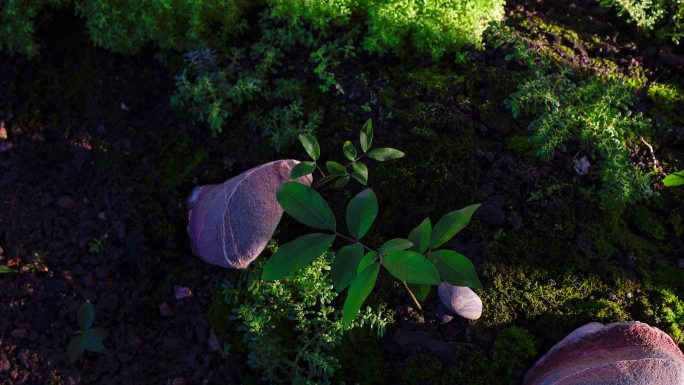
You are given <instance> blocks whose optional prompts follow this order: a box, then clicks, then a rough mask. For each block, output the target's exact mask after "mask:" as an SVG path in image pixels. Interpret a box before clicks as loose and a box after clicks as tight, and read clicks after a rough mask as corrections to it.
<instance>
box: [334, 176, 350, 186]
mask: <svg viewBox="0 0 684 385" xmlns="http://www.w3.org/2000/svg"><path fill="white" fill-rule="evenodd" d="M349 179H350V178H349V175H345V176H343V177H340V178H337V180H336V181H335V183H333V187H335V188H337V189H340V188H342V187H344V186H346V185H347V183H349Z"/></svg>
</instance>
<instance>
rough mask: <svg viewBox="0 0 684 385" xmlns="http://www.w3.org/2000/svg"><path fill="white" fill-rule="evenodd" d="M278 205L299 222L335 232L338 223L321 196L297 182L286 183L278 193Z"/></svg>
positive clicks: (279, 188)
mask: <svg viewBox="0 0 684 385" xmlns="http://www.w3.org/2000/svg"><path fill="white" fill-rule="evenodd" d="M276 197H277V198H278V203H280V206H282V208H283V210H285V212H286V213H288V214H290V216H292V218H294V219H296V220H297V222H299V223H303V224H305V225H307V226H311V227H313V228H316V229H322V230H330V231H335V230H336V229H337V222H336V221H335V215H334V214H333V212H332V210H330V206H328V204H327V203H326V202H325V200H324V199H323V197H322V196H321V194H319V193H318V192H316V191H315V190H314V189H312V188H311V187H309V186H305V185H303V184H301V183H297V182H285V183H283V184H281V185H280V187H278V190H277V191H276Z"/></svg>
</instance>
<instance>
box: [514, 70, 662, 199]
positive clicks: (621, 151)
mask: <svg viewBox="0 0 684 385" xmlns="http://www.w3.org/2000/svg"><path fill="white" fill-rule="evenodd" d="M632 99H633V94H632V91H631V89H630V88H629V87H628V86H626V85H625V84H624V83H623V82H621V81H620V80H602V79H598V78H594V77H592V78H589V79H587V80H583V81H578V82H575V81H573V80H572V79H571V78H570V77H569V76H567V75H566V73H564V72H563V73H560V74H547V75H544V76H540V77H536V78H531V79H528V80H527V81H525V82H523V83H522V84H520V85H519V86H518V90H517V91H516V92H515V93H513V94H511V95H510V99H508V100H507V102H506V103H507V106H508V108H510V110H511V112H512V113H513V116H514V117H518V116H520V115H523V114H527V115H532V116H533V121H532V122H531V123H530V124H529V126H528V127H529V129H530V130H533V131H534V135H533V136H532V137H531V138H530V140H531V141H532V142H533V143H534V144H535V146H536V147H537V154H538V155H539V156H540V157H541V158H542V159H550V158H552V157H553V155H554V152H555V151H556V150H558V149H560V150H564V149H565V144H566V143H567V142H568V141H569V140H571V139H579V140H580V141H581V142H582V143H583V144H584V145H587V146H590V148H591V149H592V151H593V153H594V155H596V156H597V157H598V158H599V159H601V181H602V183H603V189H602V192H601V195H602V198H603V203H605V204H607V206H608V207H620V206H622V205H624V204H625V203H628V202H633V201H635V200H637V199H639V198H643V197H647V196H649V195H651V194H652V191H651V189H650V186H649V179H648V176H646V175H644V174H643V173H642V172H641V171H640V170H638V169H636V168H635V167H634V166H633V165H632V164H631V163H630V153H629V151H628V150H627V143H628V141H630V140H635V139H637V138H639V136H641V135H645V134H647V133H648V132H649V130H650V121H649V120H648V119H647V118H644V117H643V116H642V114H641V113H633V112H632V110H631V109H630V107H631V105H632Z"/></svg>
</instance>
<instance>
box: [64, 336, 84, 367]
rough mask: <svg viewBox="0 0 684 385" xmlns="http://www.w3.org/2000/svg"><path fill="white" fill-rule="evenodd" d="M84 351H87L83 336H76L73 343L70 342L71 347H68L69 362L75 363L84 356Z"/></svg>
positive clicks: (72, 340)
mask: <svg viewBox="0 0 684 385" xmlns="http://www.w3.org/2000/svg"><path fill="white" fill-rule="evenodd" d="M83 351H85V343H84V341H83V336H82V335H78V336H74V337H73V338H72V339H71V341H69V345H67V357H69V361H71V362H75V361H76V359H77V358H78V357H79V356H80V355H81V354H83Z"/></svg>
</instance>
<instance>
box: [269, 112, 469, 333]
mask: <svg viewBox="0 0 684 385" xmlns="http://www.w3.org/2000/svg"><path fill="white" fill-rule="evenodd" d="M301 139H302V144H303V145H304V148H305V149H306V152H307V153H308V154H309V156H310V157H311V159H313V161H306V162H301V163H299V164H298V165H297V166H296V167H295V168H294V169H293V170H292V174H291V177H292V178H298V177H300V176H303V175H308V174H311V173H313V172H314V171H315V170H316V169H318V171H319V172H320V173H321V175H322V178H321V179H320V180H318V181H316V182H315V183H314V184H313V186H312V187H308V186H305V185H303V184H300V183H297V182H286V183H283V184H282V185H281V186H280V187H279V188H278V190H277V192H276V196H277V199H278V202H279V203H280V205H281V206H282V207H283V209H284V210H285V212H286V213H288V214H289V215H290V216H291V217H293V218H294V219H295V220H297V221H298V222H300V223H302V224H305V225H307V226H310V227H313V228H316V229H319V230H324V231H326V232H325V233H313V234H308V235H303V236H300V237H298V238H297V239H295V240H294V241H292V242H289V243H286V244H284V245H282V246H281V247H279V248H278V250H276V252H275V253H274V254H273V256H272V257H271V258H270V259H269V260H268V262H267V263H266V265H265V266H264V270H263V272H262V276H261V277H262V279H263V280H266V281H273V280H279V279H283V278H285V277H287V276H289V275H291V274H293V273H295V272H296V271H298V270H299V269H302V268H304V267H306V266H307V265H309V264H310V263H311V262H312V261H314V260H316V258H318V257H319V256H320V255H321V254H323V253H325V252H326V251H328V250H329V249H330V247H331V246H332V244H333V241H334V240H335V239H336V238H340V239H342V240H344V241H347V242H349V245H347V246H344V247H342V248H340V249H339V250H338V251H337V252H336V253H335V254H336V257H335V260H334V261H333V263H332V270H331V276H332V282H333V286H334V288H335V290H337V292H338V293H341V292H342V291H344V290H345V289H347V288H348V293H347V298H346V300H345V303H344V307H343V311H342V312H343V324H344V326H345V327H348V326H349V325H351V323H352V321H353V320H354V318H355V317H356V315H357V314H358V312H359V309H361V306H362V305H363V302H364V301H365V300H366V298H367V297H368V295H369V294H370V293H371V291H372V290H373V287H374V286H375V282H376V280H377V278H378V274H379V272H380V268H381V267H382V268H384V269H385V270H387V272H389V274H390V275H392V276H393V277H395V278H397V279H399V280H400V281H401V282H402V284H403V285H404V287H405V288H406V290H407V291H408V292H409V294H410V296H411V298H412V299H413V300H414V302H415V303H416V306H417V307H418V308H420V303H419V299H420V300H424V299H425V297H426V296H427V294H428V292H429V289H430V286H431V285H439V284H440V283H442V281H446V282H449V283H451V284H453V285H457V286H468V287H475V288H477V287H481V286H482V284H481V283H480V281H479V279H478V277H477V274H476V273H475V268H474V266H473V264H472V263H471V262H470V261H469V260H468V259H467V258H466V257H465V256H464V255H462V254H460V253H457V252H456V251H452V250H448V249H440V247H441V246H442V245H444V243H446V242H447V241H449V240H450V239H451V238H452V237H454V236H455V235H456V234H457V233H458V232H459V231H461V230H462V229H463V228H465V227H466V225H467V224H468V222H469V221H470V218H471V217H472V215H473V213H474V212H475V210H477V208H478V207H479V206H480V205H479V204H475V205H471V206H468V207H465V208H463V209H461V210H457V211H452V212H450V213H448V214H446V215H444V217H442V219H440V220H439V221H438V222H437V223H436V224H435V226H434V228H433V227H432V223H431V222H430V219H429V218H426V219H425V220H424V221H423V222H422V223H421V224H420V225H419V226H417V227H416V228H415V229H413V230H412V231H411V232H410V234H409V235H408V237H407V238H406V239H403V238H394V239H390V240H388V241H386V242H384V243H382V244H381V245H379V247H377V248H371V247H369V246H367V245H365V244H363V243H361V239H362V238H363V237H364V236H365V235H366V233H367V232H368V230H369V229H370V227H371V225H372V224H373V222H374V220H375V218H376V216H377V214H378V199H377V197H376V195H375V193H374V192H373V190H372V189H370V188H367V189H365V190H363V191H361V192H360V193H358V194H357V195H356V196H354V197H353V198H352V199H351V201H350V202H349V204H348V205H347V210H346V224H347V229H348V232H349V236H347V235H344V234H342V233H341V232H340V231H338V227H337V221H336V219H335V215H334V214H333V212H332V210H331V209H330V206H329V205H328V203H327V202H326V201H325V200H324V199H323V197H322V196H321V195H320V194H319V193H318V192H317V191H316V190H315V188H317V187H320V186H321V185H323V184H325V183H328V182H332V181H335V185H337V186H338V187H341V186H344V185H345V184H346V183H347V182H348V181H349V179H350V175H351V176H352V177H353V178H354V179H356V180H357V181H358V182H360V183H361V184H364V185H365V184H366V181H367V179H368V170H367V168H366V166H365V165H364V164H363V163H361V162H360V160H361V159H363V158H364V157H368V158H371V159H375V160H378V161H386V160H390V159H396V158H399V157H402V156H403V155H404V154H403V153H402V152H401V151H399V150H396V149H393V148H377V149H371V145H372V140H373V126H372V123H371V121H370V120H368V121H367V122H366V124H364V126H363V128H362V129H361V132H360V134H359V143H360V148H361V153H360V154H359V152H358V151H357V149H356V146H355V145H354V144H353V143H352V142H351V141H346V142H345V143H344V145H343V152H344V155H345V157H346V158H347V159H348V160H349V161H350V162H349V163H348V164H347V165H342V164H340V163H337V162H332V161H328V162H326V163H325V164H326V167H327V169H328V171H329V173H330V174H328V175H326V174H325V173H324V172H323V170H322V169H321V168H320V167H319V166H318V163H317V162H318V158H319V156H320V148H319V146H318V143H317V141H316V139H315V138H314V137H313V136H311V135H304V136H302V137H301ZM349 167H351V171H350V170H349ZM340 181H341V183H340ZM409 285H410V286H409ZM414 292H415V293H414Z"/></svg>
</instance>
